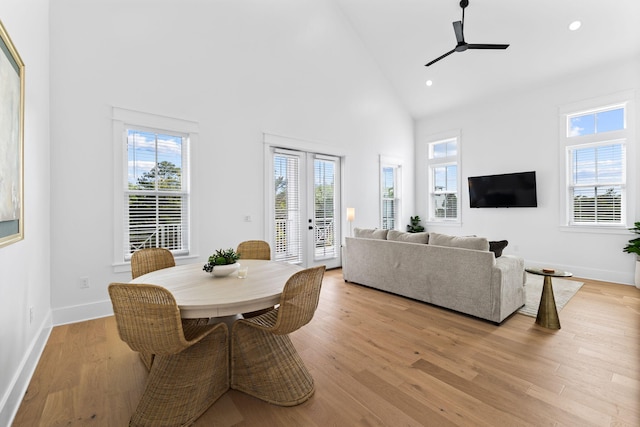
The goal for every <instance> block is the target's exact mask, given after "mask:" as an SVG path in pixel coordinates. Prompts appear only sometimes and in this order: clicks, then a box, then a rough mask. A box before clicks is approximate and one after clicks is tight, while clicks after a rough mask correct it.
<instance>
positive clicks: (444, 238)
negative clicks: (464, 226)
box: [429, 233, 489, 251]
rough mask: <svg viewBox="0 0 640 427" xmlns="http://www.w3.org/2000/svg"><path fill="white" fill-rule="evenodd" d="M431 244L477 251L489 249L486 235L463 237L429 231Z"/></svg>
mask: <svg viewBox="0 0 640 427" xmlns="http://www.w3.org/2000/svg"><path fill="white" fill-rule="evenodd" d="M429 244H430V245H436V246H448V247H451V248H463V249H474V250H476V251H489V241H488V240H487V239H486V238H484V237H461V236H449V235H447V234H440V233H429Z"/></svg>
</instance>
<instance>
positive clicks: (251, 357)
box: [231, 265, 325, 406]
mask: <svg viewBox="0 0 640 427" xmlns="http://www.w3.org/2000/svg"><path fill="white" fill-rule="evenodd" d="M324 271H325V266H324V265H323V266H320V267H314V268H308V269H306V270H302V271H299V272H297V273H295V274H294V275H293V276H291V277H290V278H289V280H287V283H286V284H285V287H284V290H283V291H282V296H281V297H280V305H279V306H278V308H276V309H274V310H271V311H269V312H268V313H265V314H262V315H260V316H257V317H252V318H250V319H241V320H237V321H236V322H235V323H234V324H233V327H232V329H231V331H232V332H231V388H233V389H236V390H240V391H242V392H244V393H247V394H249V395H251V396H254V397H257V398H258V399H261V400H264V401H266V402H269V403H272V404H275V405H280V406H293V405H298V404H300V403H302V402H304V401H305V400H307V399H309V398H310V397H311V395H312V394H313V392H314V390H315V386H314V383H313V378H312V377H311V374H310V373H309V371H308V370H307V368H306V367H305V365H304V363H303V362H302V359H301V358H300V356H299V355H298V352H297V351H296V349H295V347H294V346H293V344H292V342H291V339H290V338H289V336H288V334H289V333H291V332H293V331H295V330H297V329H299V328H300V327H302V326H304V325H306V324H307V323H309V321H311V319H312V318H313V314H314V312H315V310H316V308H317V306H318V300H319V297H320V288H321V286H322V278H323V276H324Z"/></svg>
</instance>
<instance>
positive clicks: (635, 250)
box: [622, 222, 640, 289]
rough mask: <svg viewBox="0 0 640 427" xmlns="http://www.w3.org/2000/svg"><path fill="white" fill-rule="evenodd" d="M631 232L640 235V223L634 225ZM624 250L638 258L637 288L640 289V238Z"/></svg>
mask: <svg viewBox="0 0 640 427" xmlns="http://www.w3.org/2000/svg"><path fill="white" fill-rule="evenodd" d="M629 231H633V232H634V233H636V234H640V222H636V223H635V224H633V228H630V229H629ZM622 250H623V251H624V252H627V253H630V254H635V256H636V275H635V284H636V288H638V289H640V237H636V238H635V239H631V240H629V243H627V246H625V247H624V248H623V249H622Z"/></svg>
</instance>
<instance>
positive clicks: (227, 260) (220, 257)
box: [202, 248, 240, 273]
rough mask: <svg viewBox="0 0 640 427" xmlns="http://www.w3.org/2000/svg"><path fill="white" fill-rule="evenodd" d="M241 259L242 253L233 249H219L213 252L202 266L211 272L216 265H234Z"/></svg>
mask: <svg viewBox="0 0 640 427" xmlns="http://www.w3.org/2000/svg"><path fill="white" fill-rule="evenodd" d="M239 259H240V254H239V253H237V252H236V251H234V250H233V249H231V248H229V249H226V250H224V249H218V250H217V251H215V253H213V254H212V255H211V256H210V257H209V259H208V260H207V263H206V264H205V265H204V267H203V268H202V269H203V270H204V271H206V272H207V273H211V272H213V270H214V267H215V266H216V265H233V264H235V263H236V262H237V261H238V260H239Z"/></svg>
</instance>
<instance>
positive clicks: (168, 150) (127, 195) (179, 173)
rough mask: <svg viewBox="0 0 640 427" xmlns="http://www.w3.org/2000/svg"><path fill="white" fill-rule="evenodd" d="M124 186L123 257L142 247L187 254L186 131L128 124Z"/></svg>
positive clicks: (128, 256)
mask: <svg viewBox="0 0 640 427" xmlns="http://www.w3.org/2000/svg"><path fill="white" fill-rule="evenodd" d="M126 132H127V153H128V155H127V169H128V172H127V188H126V189H125V191H124V199H125V200H124V204H125V217H126V218H127V220H126V222H127V230H126V235H125V245H126V249H125V259H128V258H130V256H131V254H132V253H133V252H135V251H136V250H138V249H143V248H165V249H169V250H171V251H172V252H174V253H175V254H187V253H188V252H189V248H188V239H187V236H188V221H187V219H188V213H189V192H188V189H187V185H186V180H184V179H183V171H184V169H185V168H184V166H185V163H186V162H183V158H184V157H185V150H186V146H187V141H188V139H187V137H186V136H185V135H178V134H175V133H170V132H168V131H160V130H141V129H136V128H133V127H131V128H128V129H127V130H126Z"/></svg>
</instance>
